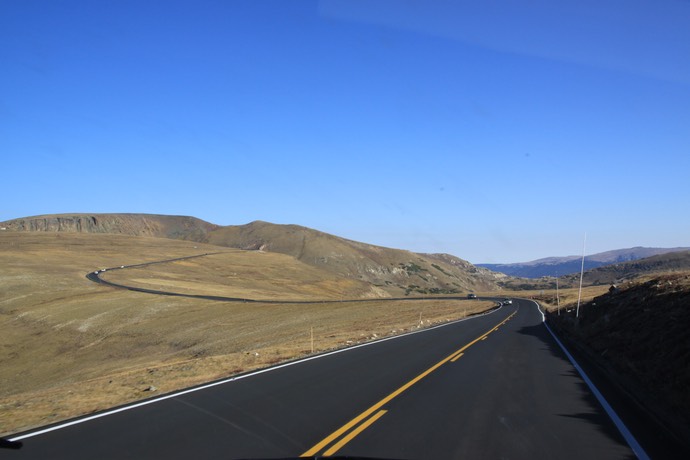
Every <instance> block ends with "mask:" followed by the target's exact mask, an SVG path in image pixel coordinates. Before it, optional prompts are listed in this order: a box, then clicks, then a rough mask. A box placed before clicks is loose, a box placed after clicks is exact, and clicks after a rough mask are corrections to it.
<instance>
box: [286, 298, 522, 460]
mask: <svg viewBox="0 0 690 460" xmlns="http://www.w3.org/2000/svg"><path fill="white" fill-rule="evenodd" d="M515 313H517V310H516V311H514V312H513V313H512V314H511V315H510V316H508V317H507V318H506V319H504V320H503V321H501V322H500V323H498V324H497V325H496V326H494V327H493V328H491V329H490V330H488V331H486V332H485V333H484V334H482V335H480V336H479V337H477V338H476V339H474V340H473V341H471V342H470V343H468V344H467V345H465V346H463V347H462V348H460V349H459V350H457V351H455V352H453V353H452V354H451V355H450V356H448V357H446V358H444V359H442V360H441V361H439V362H438V363H436V364H434V365H433V366H431V367H430V368H429V369H427V370H425V371H424V372H422V373H421V374H419V375H418V376H417V377H415V378H413V379H412V380H410V381H409V382H407V383H406V384H405V385H403V386H401V387H400V388H398V389H397V390H395V391H394V392H393V393H391V394H389V395H388V396H386V397H385V398H383V399H382V400H381V401H379V402H377V403H376V404H374V405H373V406H371V407H370V408H369V409H367V410H365V411H364V412H362V413H361V414H359V415H358V416H357V417H355V418H353V419H352V420H350V421H349V422H348V423H346V424H345V425H343V426H342V427H340V428H338V429H337V430H336V431H334V432H333V433H331V434H330V435H328V436H327V437H325V438H324V439H323V440H322V441H321V442H319V443H318V444H316V445H315V446H314V447H312V448H311V449H309V450H308V451H306V452H305V453H303V454H302V455H300V457H314V456H315V455H316V454H317V453H318V452H321V451H322V450H323V449H326V447H328V446H330V447H329V448H328V449H327V450H326V451H325V452H324V453H323V455H322V456H324V457H330V456H331V455H333V454H335V453H336V452H338V451H339V450H340V449H341V448H342V447H343V446H344V445H345V444H347V443H348V442H350V441H351V440H352V439H354V438H355V437H356V436H357V435H359V434H360V433H361V432H362V431H364V430H365V429H367V428H368V427H369V426H370V425H371V424H372V423H374V422H375V421H376V420H378V419H379V418H381V417H383V416H384V415H385V414H386V412H388V411H386V410H383V409H382V407H383V406H384V405H386V404H388V403H389V402H390V401H391V400H393V399H394V398H396V397H397V396H399V395H400V394H402V393H403V392H404V391H405V390H407V389H408V388H410V387H411V386H412V385H414V384H415V383H417V382H419V381H420V380H422V379H423V378H424V377H426V376H427V375H429V374H431V373H432V372H434V371H435V370H436V369H438V368H439V367H441V366H443V365H444V364H446V363H447V362H455V361H457V360H458V359H460V357H461V356H462V355H463V354H464V352H465V350H467V349H468V348H469V347H471V346H472V345H474V344H475V343H477V342H479V341H480V340H484V339H486V337H487V336H488V335H489V334H491V333H492V332H494V331H495V330H497V329H498V328H499V327H501V326H502V325H503V324H505V323H506V322H507V321H508V320H509V319H510V318H512V317H513V316H514V315H515ZM353 428H354V429H353ZM346 433H347V434H346ZM343 435H345V436H343ZM336 441H337V442H336ZM332 443H334V444H332ZM331 444H332V445H331Z"/></svg>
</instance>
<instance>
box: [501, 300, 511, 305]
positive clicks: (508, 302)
mask: <svg viewBox="0 0 690 460" xmlns="http://www.w3.org/2000/svg"><path fill="white" fill-rule="evenodd" d="M503 305H513V299H503Z"/></svg>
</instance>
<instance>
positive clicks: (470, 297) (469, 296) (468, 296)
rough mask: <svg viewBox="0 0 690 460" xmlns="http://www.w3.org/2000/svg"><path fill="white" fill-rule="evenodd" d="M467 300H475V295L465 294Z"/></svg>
mask: <svg viewBox="0 0 690 460" xmlns="http://www.w3.org/2000/svg"><path fill="white" fill-rule="evenodd" d="M467 298H468V299H476V298H477V294H467Z"/></svg>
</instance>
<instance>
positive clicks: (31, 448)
mask: <svg viewBox="0 0 690 460" xmlns="http://www.w3.org/2000/svg"><path fill="white" fill-rule="evenodd" d="M11 439H12V440H13V441H20V442H22V443H23V446H22V448H21V449H18V450H10V449H0V457H2V458H17V459H19V458H23V459H35V458H36V459H38V458H41V459H43V458H50V459H78V458H84V459H86V458H88V459H95V458H98V459H122V458H173V459H175V458H180V459H182V458H184V459H188V458H223V459H233V458H286V457H298V456H307V457H320V456H363V457H375V458H388V459H438V458H443V459H454V458H511V459H535V458H549V459H551V458H560V459H571V458H572V459H583V458H587V459H595V458H606V459H615V458H634V457H635V454H634V452H633V450H632V449H631V447H630V446H629V445H628V443H627V442H626V441H625V440H624V438H623V436H622V435H621V434H620V432H619V430H618V429H617V428H616V426H615V425H614V424H613V422H612V421H611V419H610V418H609V416H607V414H606V413H605V412H604V410H603V409H602V406H601V404H600V403H599V402H598V401H597V400H596V399H595V397H594V396H593V394H592V392H591V391H590V389H589V388H588V387H587V385H586V384H585V382H584V381H583V379H582V378H581V377H580V376H579V374H578V373H577V371H576V370H575V368H574V367H573V365H572V364H571V363H570V361H569V360H568V359H567V357H566V356H565V355H564V353H563V352H562V351H561V349H560V348H559V346H558V345H557V344H556V342H555V340H554V339H553V338H552V337H551V335H550V333H549V332H548V331H547V329H546V328H545V326H544V325H543V324H542V316H541V313H540V312H539V310H538V309H537V307H536V304H534V303H533V302H530V301H526V300H516V301H515V303H514V304H513V305H506V306H503V307H502V308H500V309H498V310H496V311H494V312H493V313H491V314H487V315H484V316H481V317H475V318H472V319H468V320H465V321H460V322H457V323H452V324H449V325H446V326H443V327H437V328H434V329H431V330H427V331H424V332H419V333H414V334H409V335H406V336H403V337H400V338H395V339H389V340H382V341H379V342H376V343H373V344H369V345H366V346H359V347H352V348H350V349H348V350H346V351H342V352H336V353H332V354H328V355H323V356H319V357H317V358H312V359H308V360H303V361H299V362H295V363H291V364H289V365H283V366H277V367H274V368H271V369H269V370H268V371H263V372H260V373H254V374H249V375H246V376H241V377H240V378H236V379H232V380H229V381H225V382H216V383H215V384H214V385H210V386H207V387H205V388H200V389H197V390H195V391H189V392H183V393H178V394H175V395H168V396H167V397H165V398H162V399H159V400H156V401H155V402H151V403H148V404H144V405H135V406H133V407H131V408H129V409H128V410H122V411H119V412H116V413H111V414H107V415H103V416H100V417H98V418H94V419H88V420H84V421H83V422H81V423H75V424H72V425H69V426H65V427H61V428H59V429H55V430H52V431H47V432H43V433H27V434H25V435H19V436H15V437H13V438H11Z"/></svg>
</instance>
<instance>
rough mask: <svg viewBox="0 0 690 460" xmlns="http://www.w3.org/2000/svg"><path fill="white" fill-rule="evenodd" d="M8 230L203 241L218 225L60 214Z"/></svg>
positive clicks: (148, 216)
mask: <svg viewBox="0 0 690 460" xmlns="http://www.w3.org/2000/svg"><path fill="white" fill-rule="evenodd" d="M0 226H2V227H5V228H6V229H7V231H18V232H65V233H113V234H121V235H131V236H151V237H158V238H175V239H186V240H192V241H199V242H203V241H205V240H206V236H207V234H208V232H210V231H212V230H214V229H216V228H217V227H218V226H217V225H213V224H210V223H208V222H205V221H203V220H200V219H197V218H194V217H187V216H160V215H152V214H58V215H50V216H34V217H26V218H22V219H14V220H10V221H7V222H3V223H1V224H0Z"/></svg>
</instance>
